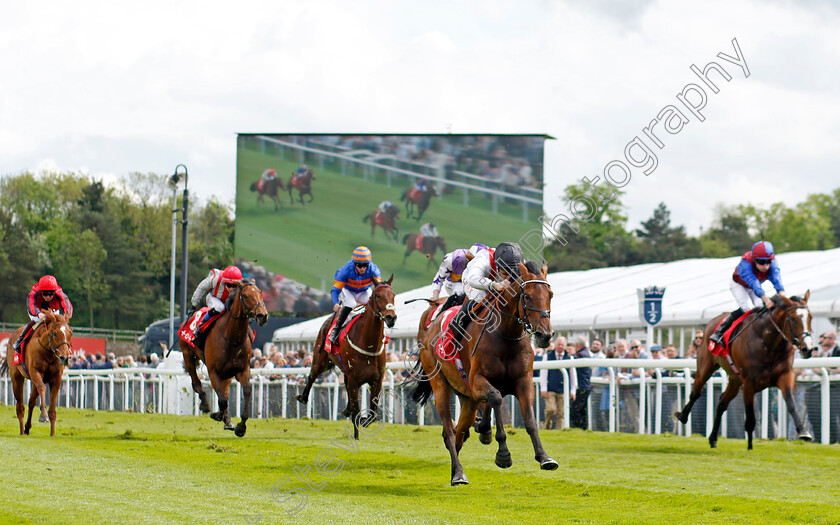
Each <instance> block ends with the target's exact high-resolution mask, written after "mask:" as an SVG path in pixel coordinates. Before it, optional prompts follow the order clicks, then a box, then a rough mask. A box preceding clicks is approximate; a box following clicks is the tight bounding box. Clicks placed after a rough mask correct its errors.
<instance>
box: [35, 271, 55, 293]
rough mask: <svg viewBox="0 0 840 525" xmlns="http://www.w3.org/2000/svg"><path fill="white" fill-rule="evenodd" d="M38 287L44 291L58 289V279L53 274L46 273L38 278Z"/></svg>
mask: <svg viewBox="0 0 840 525" xmlns="http://www.w3.org/2000/svg"><path fill="white" fill-rule="evenodd" d="M38 289H39V290H40V291H42V292H48V291H53V292H54V291H56V290H58V281H56V280H55V277H53V276H52V275H45V276H43V277H41V278H40V279H38Z"/></svg>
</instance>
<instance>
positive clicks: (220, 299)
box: [187, 266, 242, 337]
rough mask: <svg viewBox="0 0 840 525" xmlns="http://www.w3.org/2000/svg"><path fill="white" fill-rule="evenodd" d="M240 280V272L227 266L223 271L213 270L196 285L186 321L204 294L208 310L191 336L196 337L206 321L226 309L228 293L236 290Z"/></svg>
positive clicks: (233, 267)
mask: <svg viewBox="0 0 840 525" xmlns="http://www.w3.org/2000/svg"><path fill="white" fill-rule="evenodd" d="M241 280H242V270H240V269H239V268H237V267H236V266H228V267H227V268H225V269H224V271H222V270H219V269H216V268H213V269H212V270H210V273H208V274H207V277H205V278H204V280H203V281H201V282H200V283H198V286H197V287H196V288H195V292H194V293H193V296H192V301H191V302H190V304H191V306H190V309H189V311H188V312H187V319H189V318H190V317H192V314H193V313H195V310H196V308H198V305H199V304H201V299H202V297H203V296H204V294H207V297H206V298H205V300H206V301H207V306H209V307H210V310H208V311H207V313H206V314H204V318H202V319H201V321H200V322H199V323H198V324H197V325H196V327H195V330H194V331H193V335H194V336H195V337H198V332H199V328H200V327H201V325H203V324H204V323H205V322H206V321H207V320H209V319H210V318H211V317H213V316H214V315H216V314H220V313H222V312H224V311H225V309H226V308H227V307H226V306H225V304H226V303H227V300H228V297H229V296H230V293H231V292H232V291H233V290H235V289H236V285H237V284H238V283H239V281H241Z"/></svg>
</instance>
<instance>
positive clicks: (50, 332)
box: [41, 310, 73, 366]
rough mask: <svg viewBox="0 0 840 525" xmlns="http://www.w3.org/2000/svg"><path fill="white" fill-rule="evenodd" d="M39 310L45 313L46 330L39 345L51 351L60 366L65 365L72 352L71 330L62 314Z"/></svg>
mask: <svg viewBox="0 0 840 525" xmlns="http://www.w3.org/2000/svg"><path fill="white" fill-rule="evenodd" d="M41 312H43V313H44V315H46V319H44V327H45V328H46V332H44V335H42V336H41V346H43V347H44V348H45V349H46V350H47V351H49V352H52V353H53V355H55V356H56V357H57V358H58V360H59V362H61V366H67V365H68V363H69V362H70V355H71V354H72V353H73V348H72V347H71V340H72V338H73V330H72V329H71V328H70V325H69V324H67V319H65V318H64V316H63V315H58V314H54V313H52V312H50V311H49V310H41Z"/></svg>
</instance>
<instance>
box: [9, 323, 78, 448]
mask: <svg viewBox="0 0 840 525" xmlns="http://www.w3.org/2000/svg"><path fill="white" fill-rule="evenodd" d="M41 312H43V314H44V315H46V319H45V320H44V322H43V323H41V324H40V325H38V327H37V328H35V332H34V333H33V334H32V337H31V338H30V339H29V342H28V343H27V344H26V349H25V351H24V356H23V357H24V362H25V364H26V369H27V370H28V371H29V377H28V379H30V380H31V381H32V392H31V393H30V394H29V417H27V418H26V425H24V424H23V410H24V409H23V383H24V381H25V380H26V379H27V377H26V376H25V375H24V372H23V363H22V364H19V365H14V364H11V362H6V361H4V362H3V365H2V366H0V375H2V373H5V372H6V371H7V370H8V372H9V375H10V376H11V378H12V390H13V391H14V394H15V400H16V401H17V403H16V405H15V406H16V409H17V417H18V421H19V422H20V433H21V435H23V434H29V429H30V428H32V410H33V409H34V408H35V403H36V402H37V401H38V397H39V396H40V398H41V417H39V418H38V421H39V422H41V423H46V422H47V421H48V420H49V422H50V436H54V435H55V415H56V414H55V406H56V402H57V401H58V393H59V391H61V377H62V375H63V374H64V367H65V366H67V362H68V360H69V358H70V354H71V351H72V348H71V346H70V344H71V339H72V337H73V330H71V329H70V325H69V324H67V320H66V319H65V318H64V316H63V315H58V314H53V313H52V312H50V311H48V310H41ZM22 331H23V328H18V329H17V330H15V333H14V334H12V337H11V338H10V339H9V341H15V340H17V338H18V337H19V336H20V333H21V332H22ZM13 352H14V350H12V347H11V346H9V350H8V353H7V354H6V359H7V360H8V359H11V357H12V354H13ZM47 385H50V409H49V412H47V402H46V400H47Z"/></svg>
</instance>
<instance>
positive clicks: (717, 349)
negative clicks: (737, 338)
mask: <svg viewBox="0 0 840 525" xmlns="http://www.w3.org/2000/svg"><path fill="white" fill-rule="evenodd" d="M748 315H750V312H747V313H745V314H744V315H742V316H741V317H739V318H738V319H736V320H735V322H733V323H732V326H730V327H729V329H728V330H727V331H726V332H724V333H723V344H722V345H721V344H718V343H715V342H713V341H709V352H711V353H712V355H717V356H721V357H725V356H726V355H728V354H729V341H730V340H731V339H732V336H734V335H735V333H736V332H737V330H736V328H738V325H740V324H741V321H743V320H744V319H746V318H747V316H748ZM724 320H726V318H725V317H724V318H723V319H721V320H720V323H718V324H717V326H720V325H721V323H723V321H724ZM717 326H716V327H715V329H717Z"/></svg>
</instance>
